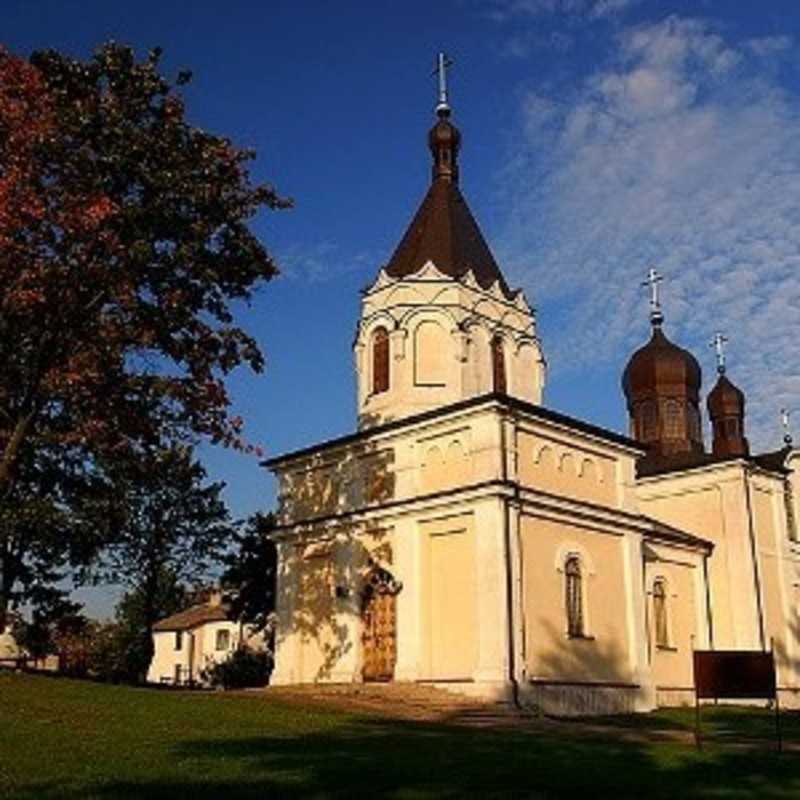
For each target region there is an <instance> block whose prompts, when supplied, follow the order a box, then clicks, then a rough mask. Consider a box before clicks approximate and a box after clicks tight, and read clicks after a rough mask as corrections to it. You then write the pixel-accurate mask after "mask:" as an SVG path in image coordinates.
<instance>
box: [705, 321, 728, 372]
mask: <svg viewBox="0 0 800 800" xmlns="http://www.w3.org/2000/svg"><path fill="white" fill-rule="evenodd" d="M727 343H728V337H727V336H723V335H722V333H720V332H719V331H717V332H716V333H715V334H714V338H713V339H712V340H711V343H710V344H709V347H713V348H714V351H715V352H716V354H717V372H719V374H720V375H724V374H725V345H726V344H727Z"/></svg>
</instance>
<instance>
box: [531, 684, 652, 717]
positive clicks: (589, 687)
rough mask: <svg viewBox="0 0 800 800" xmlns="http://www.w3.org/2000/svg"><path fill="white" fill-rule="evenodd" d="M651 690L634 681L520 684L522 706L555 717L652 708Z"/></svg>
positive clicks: (599, 714) (618, 712)
mask: <svg viewBox="0 0 800 800" xmlns="http://www.w3.org/2000/svg"><path fill="white" fill-rule="evenodd" d="M651 696H652V693H651V692H649V691H647V690H646V689H644V688H643V687H641V686H637V685H634V684H590V683H566V682H565V683H560V682H555V681H554V682H552V683H550V682H536V683H530V684H528V685H524V686H520V691H519V699H520V703H521V705H522V706H523V707H525V708H528V709H531V710H536V711H538V712H540V713H543V714H551V715H553V716H557V717H576V716H604V715H607V714H633V713H636V712H641V711H652V710H653V708H654V703H653V701H652V699H651Z"/></svg>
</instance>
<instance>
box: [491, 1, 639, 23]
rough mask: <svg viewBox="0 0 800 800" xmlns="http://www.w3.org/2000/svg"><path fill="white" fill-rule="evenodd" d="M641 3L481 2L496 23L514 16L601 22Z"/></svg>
mask: <svg viewBox="0 0 800 800" xmlns="http://www.w3.org/2000/svg"><path fill="white" fill-rule="evenodd" d="M640 2H641V0H481V5H485V6H486V11H487V13H488V14H489V16H491V17H492V18H493V19H494V20H496V21H497V22H506V21H508V20H510V19H514V18H517V17H539V16H544V15H547V14H561V15H564V16H567V17H581V18H585V19H590V20H593V19H604V18H610V17H614V16H616V15H618V14H621V13H623V12H624V11H627V10H628V9H629V8H630V7H631V6H634V5H636V4H638V3H640Z"/></svg>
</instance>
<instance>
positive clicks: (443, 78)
mask: <svg viewBox="0 0 800 800" xmlns="http://www.w3.org/2000/svg"><path fill="white" fill-rule="evenodd" d="M452 66H453V60H452V59H451V58H448V56H447V54H446V53H439V55H438V56H437V58H436V69H435V70H434V71H433V74H434V75H438V76H439V102H438V103H437V105H436V113H437V114H448V113H450V103H449V102H448V98H447V70H448V69H449V68H450V67H452Z"/></svg>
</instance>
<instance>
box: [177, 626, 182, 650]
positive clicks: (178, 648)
mask: <svg viewBox="0 0 800 800" xmlns="http://www.w3.org/2000/svg"><path fill="white" fill-rule="evenodd" d="M175 649H176V650H182V649H183V631H175Z"/></svg>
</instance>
